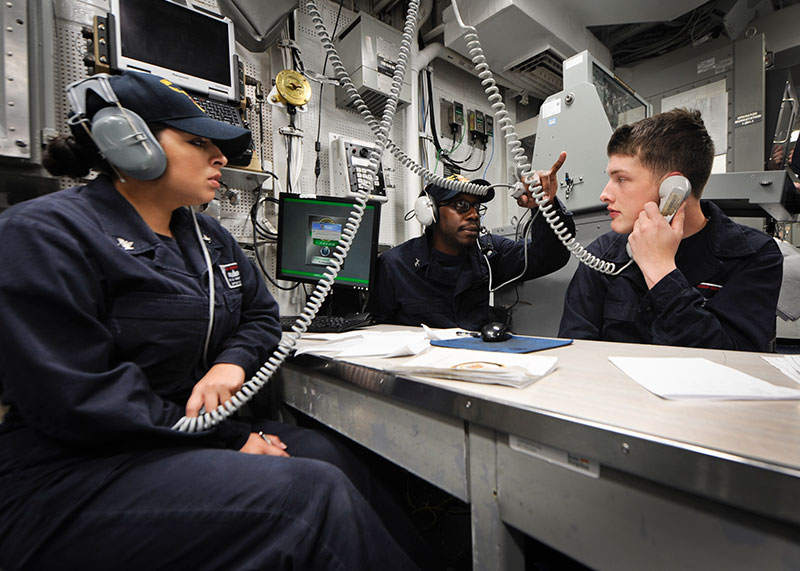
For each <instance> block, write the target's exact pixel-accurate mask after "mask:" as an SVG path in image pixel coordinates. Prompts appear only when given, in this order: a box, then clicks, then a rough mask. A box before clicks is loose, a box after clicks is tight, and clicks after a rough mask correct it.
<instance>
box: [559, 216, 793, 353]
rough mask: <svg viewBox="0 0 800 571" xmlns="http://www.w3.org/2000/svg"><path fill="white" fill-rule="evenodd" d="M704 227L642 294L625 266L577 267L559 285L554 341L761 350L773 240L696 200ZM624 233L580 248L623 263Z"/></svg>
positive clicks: (766, 345) (775, 277)
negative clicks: (611, 270) (608, 270)
mask: <svg viewBox="0 0 800 571" xmlns="http://www.w3.org/2000/svg"><path fill="white" fill-rule="evenodd" d="M700 204H701V207H702V209H703V213H704V214H705V215H706V218H708V219H709V221H708V223H707V224H706V226H705V227H704V228H703V229H702V230H701V231H700V232H698V233H697V234H694V235H692V236H689V237H688V238H684V239H683V240H682V241H681V243H680V246H679V247H678V252H677V254H676V256H675V264H676V266H677V269H675V270H673V271H672V272H671V273H669V274H668V275H666V276H665V277H664V278H663V279H661V280H660V281H659V282H658V283H657V284H656V285H655V286H653V289H651V290H649V291H648V289H647V285H646V283H645V281H644V276H642V272H641V271H640V270H639V268H638V267H637V266H636V265H635V264H632V265H631V266H629V267H628V268H627V269H625V270H624V271H623V272H622V273H621V274H620V275H619V276H616V277H612V276H608V275H604V274H601V273H599V272H596V271H594V270H591V269H589V268H587V267H586V266H584V265H581V266H580V267H579V268H578V270H577V271H576V272H575V276H574V277H573V278H572V281H571V282H570V284H569V287H568V288H567V294H566V297H565V299H564V314H563V316H562V319H561V326H560V328H559V337H573V338H578V339H601V340H603V341H620V342H624V343H648V344H653V345H678V346H684V347H705V348H709V349H737V350H742V351H769V350H770V348H771V343H772V341H773V339H774V337H775V310H776V308H777V304H778V294H779V292H780V287H781V276H782V273H783V258H782V256H781V253H780V250H779V248H778V246H777V245H776V244H775V241H774V240H773V239H772V238H770V237H769V236H767V235H766V234H764V233H763V232H759V231H758V230H754V229H753V228H749V227H747V226H742V225H740V224H737V223H735V222H733V221H732V220H731V219H730V218H728V217H727V216H725V214H723V212H722V211H721V210H720V209H719V208H718V207H717V206H716V205H715V204H714V203H712V202H707V201H701V203H700ZM626 244H627V235H621V234H616V233H614V232H609V233H607V234H604V235H602V236H600V237H599V238H598V239H597V240H595V241H594V242H593V243H592V244H591V245H590V246H589V248H588V250H589V251H590V252H592V253H593V254H595V255H596V256H599V257H601V258H603V259H604V260H608V261H610V262H614V263H616V264H617V267H620V265H624V264H625V263H626V262H627V261H628V259H629V258H628V255H627V253H626V252H625V245H626Z"/></svg>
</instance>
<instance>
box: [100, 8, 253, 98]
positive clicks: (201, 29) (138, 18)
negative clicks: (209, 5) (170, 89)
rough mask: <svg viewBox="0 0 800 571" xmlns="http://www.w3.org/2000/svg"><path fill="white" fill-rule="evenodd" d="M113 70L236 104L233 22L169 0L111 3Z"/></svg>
mask: <svg viewBox="0 0 800 571" xmlns="http://www.w3.org/2000/svg"><path fill="white" fill-rule="evenodd" d="M109 26H110V28H111V30H112V35H111V36H112V41H111V67H112V68H113V69H116V70H120V71H122V70H127V69H131V70H134V71H141V72H145V73H152V74H153V75H157V76H160V77H163V78H165V79H168V80H169V81H171V82H172V83H175V84H176V85H179V86H181V87H182V88H184V89H186V90H188V91H194V92H195V93H198V94H199V95H202V96H204V97H210V98H212V99H219V100H224V101H234V100H236V99H237V93H236V91H237V89H236V86H237V77H238V70H237V66H236V64H235V61H236V60H235V52H234V29H233V23H232V22H231V20H230V19H228V18H225V17H223V16H220V15H216V14H213V13H211V12H207V11H205V10H202V9H199V8H196V7H194V6H192V4H191V3H188V2H187V3H186V5H182V4H176V3H174V2H170V1H169V0H111V6H110V12H109Z"/></svg>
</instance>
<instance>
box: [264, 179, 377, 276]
mask: <svg viewBox="0 0 800 571" xmlns="http://www.w3.org/2000/svg"><path fill="white" fill-rule="evenodd" d="M353 204H354V200H353V199H352V198H338V197H333V196H320V197H316V198H307V197H303V196H301V195H299V194H292V193H287V192H283V193H281V194H280V197H279V203H278V267H277V272H276V275H277V277H278V279H282V280H290V281H298V282H306V283H316V282H317V281H319V278H320V277H322V274H323V272H324V271H325V267H326V266H327V265H328V264H329V263H330V261H331V256H332V254H333V251H334V248H335V247H336V245H337V244H338V242H339V238H340V236H341V233H342V229H343V228H344V225H345V223H346V222H347V218H348V215H349V214H350V212H351V210H352V209H353ZM379 226H380V203H378V202H372V201H370V202H369V203H367V207H366V210H365V211H364V216H363V218H362V220H361V225H360V226H359V229H358V232H357V233H356V236H355V239H354V240H353V243H352V245H351V246H350V251H349V253H348V254H347V257H346V258H345V261H344V265H343V266H342V269H341V270H340V271H339V275H338V276H337V278H336V280H335V282H334V284H335V285H336V286H345V287H349V288H357V289H368V288H369V287H370V286H371V285H372V282H373V279H374V275H375V259H376V258H377V255H378V230H379Z"/></svg>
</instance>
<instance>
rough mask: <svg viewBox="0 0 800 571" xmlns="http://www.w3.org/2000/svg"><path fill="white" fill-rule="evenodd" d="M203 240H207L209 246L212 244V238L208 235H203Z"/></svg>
mask: <svg viewBox="0 0 800 571" xmlns="http://www.w3.org/2000/svg"><path fill="white" fill-rule="evenodd" d="M203 240H205V241H206V242H208V243H209V244H210V243H211V238H209V237H208V234H203Z"/></svg>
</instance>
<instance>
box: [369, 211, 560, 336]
mask: <svg viewBox="0 0 800 571" xmlns="http://www.w3.org/2000/svg"><path fill="white" fill-rule="evenodd" d="M557 204H558V206H559V210H558V213H559V217H560V218H561V220H562V221H563V222H564V223H565V225H566V227H567V228H568V229H569V231H570V232H573V233H574V231H575V223H574V222H573V221H572V217H571V216H569V215H568V214H567V212H566V211H565V210H564V207H563V205H562V204H561V202H560V201H557ZM532 224H533V227H532V228H531V238H530V239H529V242H528V246H527V249H528V268H527V270H526V271H525V274H524V275H523V276H522V277H521V278H520V279H519V281H524V280H530V279H534V278H538V277H540V276H544V275H547V274H549V273H551V272H554V271H556V270H558V269H559V268H562V267H564V265H565V264H566V263H567V261H568V260H569V252H568V251H567V250H566V249H565V248H564V246H563V245H562V244H561V242H560V240H559V239H558V238H557V237H556V235H555V234H554V233H553V231H552V230H551V229H550V226H549V225H548V224H547V222H546V221H545V220H544V218H543V217H542V216H537V217H536V219H535V220H534V221H533V223H532ZM479 244H480V246H478V244H476V245H475V246H474V247H471V248H470V249H469V250H467V252H466V253H465V254H464V255H463V256H461V257H458V258H456V257H453V256H446V255H445V254H442V253H440V252H437V251H436V250H434V248H433V246H432V245H431V243H430V239H429V237H428V235H427V233H426V235H423V236H420V237H418V238H412V239H411V240H408V241H407V242H404V243H403V244H400V245H399V246H396V247H394V248H392V249H391V250H388V251H387V252H385V253H384V254H382V255H381V257H380V258H379V259H378V274H377V280H376V288H375V289H374V293H373V294H371V300H370V311H371V312H372V313H374V314H375V316H376V319H377V320H379V321H382V322H385V323H396V324H400V325H414V326H419V325H420V324H422V323H424V324H425V325H428V326H430V327H462V328H464V329H469V330H478V329H480V328H481V327H482V326H483V325H485V324H486V323H487V322H489V321H492V318H491V317H490V313H489V285H490V284H489V267H488V266H487V262H486V259H485V258H484V256H483V253H486V258H487V259H488V264H489V265H491V286H492V287H493V288H495V287H497V286H499V285H500V284H503V283H505V282H506V281H508V280H510V279H512V278H514V277H516V276H517V275H519V273H520V272H521V271H522V268H523V267H524V263H525V260H524V256H525V247H526V246H525V244H524V242H523V241H522V240H517V241H514V240H510V239H508V238H504V237H502V236H496V235H492V234H490V235H487V236H481V237H480V239H479Z"/></svg>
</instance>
